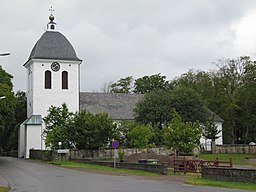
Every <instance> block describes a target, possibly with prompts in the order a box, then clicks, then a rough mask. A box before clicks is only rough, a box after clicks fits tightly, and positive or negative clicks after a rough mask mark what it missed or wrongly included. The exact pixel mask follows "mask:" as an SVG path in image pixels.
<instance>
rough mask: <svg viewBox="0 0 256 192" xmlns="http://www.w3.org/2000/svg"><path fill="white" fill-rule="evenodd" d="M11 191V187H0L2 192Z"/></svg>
mask: <svg viewBox="0 0 256 192" xmlns="http://www.w3.org/2000/svg"><path fill="white" fill-rule="evenodd" d="M8 191H10V188H9V187H0V192H8Z"/></svg>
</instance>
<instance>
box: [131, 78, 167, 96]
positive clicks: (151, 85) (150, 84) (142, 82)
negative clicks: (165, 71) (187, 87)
mask: <svg viewBox="0 0 256 192" xmlns="http://www.w3.org/2000/svg"><path fill="white" fill-rule="evenodd" d="M170 88H171V84H170V82H169V81H167V80H166V76H163V75H161V74H160V73H158V74H155V75H151V76H144V77H141V78H138V79H136V80H135V83H134V93H141V94H145V93H149V92H151V91H156V90H168V89H170Z"/></svg>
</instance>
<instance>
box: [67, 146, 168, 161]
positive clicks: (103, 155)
mask: <svg viewBox="0 0 256 192" xmlns="http://www.w3.org/2000/svg"><path fill="white" fill-rule="evenodd" d="M118 150H119V149H117V152H118ZM122 150H123V151H124V152H125V156H131V155H134V154H139V153H154V154H156V155H165V156H169V155H170V154H173V152H172V150H169V149H165V148H149V149H122ZM113 156H114V149H111V148H101V149H99V150H93V151H91V150H86V149H85V150H70V158H72V159H84V158H91V159H110V158H112V157H113Z"/></svg>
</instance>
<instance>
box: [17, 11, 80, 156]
mask: <svg viewBox="0 0 256 192" xmlns="http://www.w3.org/2000/svg"><path fill="white" fill-rule="evenodd" d="M50 11H51V14H50V16H49V23H48V24H47V27H46V31H45V32H44V33H43V35H42V36H41V37H40V39H39V40H38V41H37V42H36V44H35V45H34V47H33V49H32V51H31V53H30V55H29V58H28V61H27V62H26V63H25V64H24V67H25V68H26V69H27V118H28V119H27V120H26V121H24V122H23V123H22V124H21V126H20V130H19V148H18V151H19V154H18V156H19V157H24V158H29V150H30V149H32V148H33V149H41V150H42V149H45V144H44V136H43V132H44V128H45V127H44V123H43V117H45V116H46V115H47V110H48V109H49V107H50V106H56V107H60V106H61V105H62V104H63V103H66V104H67V107H68V109H69V111H71V112H76V111H78V110H79V92H80V88H79V86H80V83H79V79H80V74H79V73H80V64H81V63H82V60H81V59H79V58H78V57H77V56H76V52H75V49H74V48H73V46H72V45H71V43H70V42H69V41H68V39H67V38H66V37H65V36H64V35H63V34H61V33H60V32H58V31H57V24H56V23H55V22H54V16H53V14H52V11H53V9H52V8H51V9H50Z"/></svg>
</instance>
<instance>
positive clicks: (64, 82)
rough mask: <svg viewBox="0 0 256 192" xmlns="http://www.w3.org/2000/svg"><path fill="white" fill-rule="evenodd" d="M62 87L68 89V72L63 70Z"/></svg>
mask: <svg viewBox="0 0 256 192" xmlns="http://www.w3.org/2000/svg"><path fill="white" fill-rule="evenodd" d="M62 89H68V72H67V71H62Z"/></svg>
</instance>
